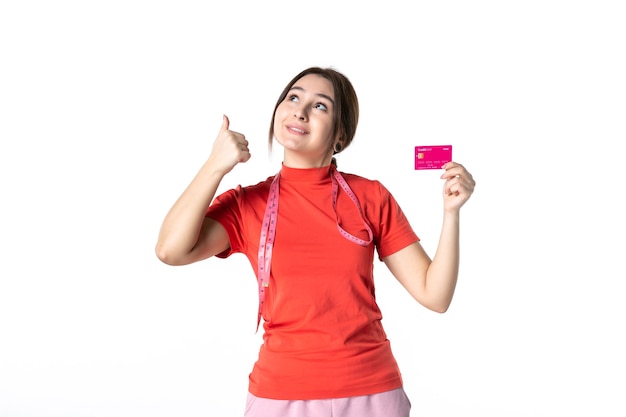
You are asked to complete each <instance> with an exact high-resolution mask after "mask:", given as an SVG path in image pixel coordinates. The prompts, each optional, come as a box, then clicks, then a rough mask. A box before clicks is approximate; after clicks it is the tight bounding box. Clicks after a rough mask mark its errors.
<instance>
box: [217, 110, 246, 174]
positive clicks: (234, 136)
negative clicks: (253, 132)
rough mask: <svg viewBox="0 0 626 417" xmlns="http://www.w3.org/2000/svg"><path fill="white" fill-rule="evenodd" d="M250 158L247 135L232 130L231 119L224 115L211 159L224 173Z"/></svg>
mask: <svg viewBox="0 0 626 417" xmlns="http://www.w3.org/2000/svg"><path fill="white" fill-rule="evenodd" d="M249 159H250V149H248V141H247V140H246V137H245V136H244V135H243V134H241V133H239V132H235V131H232V130H230V120H229V119H228V117H227V116H226V115H224V120H223V121H222V127H221V128H220V132H219V133H218V135H217V138H216V139H215V142H214V143H213V149H212V151H211V155H210V156H209V161H210V162H211V164H212V165H213V167H214V168H215V169H217V170H219V171H221V172H223V173H224V174H226V173H228V172H230V171H231V170H232V169H233V168H234V167H235V165H237V164H238V163H240V162H247V161H248V160H249Z"/></svg>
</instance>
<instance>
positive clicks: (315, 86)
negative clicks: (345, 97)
mask: <svg viewBox="0 0 626 417" xmlns="http://www.w3.org/2000/svg"><path fill="white" fill-rule="evenodd" d="M291 88H297V89H301V90H303V91H304V92H306V93H310V94H321V95H325V96H328V97H330V98H333V99H334V98H335V92H334V90H333V85H332V83H331V82H330V81H329V80H328V79H326V78H324V77H322V76H321V75H317V74H308V75H305V76H304V77H302V78H300V79H299V80H298V81H296V82H295V83H294V85H293V86H292V87H291Z"/></svg>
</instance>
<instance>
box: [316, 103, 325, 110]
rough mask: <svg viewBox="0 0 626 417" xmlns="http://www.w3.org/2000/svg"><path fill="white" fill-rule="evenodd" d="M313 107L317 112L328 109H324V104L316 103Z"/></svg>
mask: <svg viewBox="0 0 626 417" xmlns="http://www.w3.org/2000/svg"><path fill="white" fill-rule="evenodd" d="M314 107H315V108H316V109H318V110H323V111H327V110H328V107H326V104H324V103H316V104H315V106H314Z"/></svg>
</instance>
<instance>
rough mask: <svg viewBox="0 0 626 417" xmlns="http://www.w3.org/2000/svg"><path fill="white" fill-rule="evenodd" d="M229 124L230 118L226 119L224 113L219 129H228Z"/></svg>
mask: <svg viewBox="0 0 626 417" xmlns="http://www.w3.org/2000/svg"><path fill="white" fill-rule="evenodd" d="M229 126H230V120H228V116H226V115H224V119H223V121H222V128H221V131H222V132H224V131H226V130H228V127H229Z"/></svg>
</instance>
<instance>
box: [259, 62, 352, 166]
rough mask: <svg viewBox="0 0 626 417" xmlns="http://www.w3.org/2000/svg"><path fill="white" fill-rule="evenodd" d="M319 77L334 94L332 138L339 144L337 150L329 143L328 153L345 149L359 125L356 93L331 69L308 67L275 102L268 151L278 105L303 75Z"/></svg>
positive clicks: (346, 81)
mask: <svg viewBox="0 0 626 417" xmlns="http://www.w3.org/2000/svg"><path fill="white" fill-rule="evenodd" d="M310 74H314V75H319V76H321V77H324V78H326V79H327V80H328V81H330V83H331V84H332V86H333V92H334V94H335V106H334V114H333V119H334V121H335V123H334V128H333V137H339V142H338V143H337V148H335V143H330V145H329V148H328V152H332V153H333V155H334V154H337V153H339V152H341V151H343V150H344V149H346V148H347V147H348V146H349V145H350V143H351V142H352V139H353V138H354V135H355V133H356V127H357V125H358V123H359V100H358V98H357V96H356V92H355V90H354V87H353V86H352V83H351V82H350V80H349V79H348V78H347V77H346V76H345V75H343V74H342V73H340V72H338V71H337V70H335V69H332V68H320V67H310V68H307V69H305V70H303V71H302V72H300V73H299V74H298V75H296V76H295V77H294V78H293V79H292V80H291V81H290V82H289V84H287V86H286V87H285V89H284V90H283V92H282V93H281V94H280V96H279V97H278V100H277V101H276V105H275V106H274V111H273V113H272V122H271V124H270V131H269V142H268V145H269V149H270V150H271V149H272V142H273V140H274V116H275V115H276V109H277V108H278V106H279V105H280V103H282V102H283V100H285V98H286V97H287V94H289V91H290V90H291V88H292V87H293V85H294V84H295V83H296V82H297V81H298V80H299V79H300V78H302V77H304V76H305V75H310ZM332 163H333V165H335V166H336V165H337V162H336V160H335V158H333V159H332Z"/></svg>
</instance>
